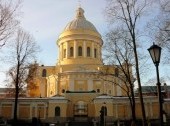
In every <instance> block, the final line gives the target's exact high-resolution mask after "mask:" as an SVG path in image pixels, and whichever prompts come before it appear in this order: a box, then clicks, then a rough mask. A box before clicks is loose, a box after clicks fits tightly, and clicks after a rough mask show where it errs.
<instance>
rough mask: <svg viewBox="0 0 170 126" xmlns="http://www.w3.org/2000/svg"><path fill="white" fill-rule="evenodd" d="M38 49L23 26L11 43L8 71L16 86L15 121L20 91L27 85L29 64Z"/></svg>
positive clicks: (12, 82)
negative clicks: (10, 65)
mask: <svg viewBox="0 0 170 126" xmlns="http://www.w3.org/2000/svg"><path fill="white" fill-rule="evenodd" d="M37 51H38V46H37V45H36V43H35V41H34V39H33V37H32V36H31V35H30V34H29V33H27V32H24V31H23V30H22V29H21V28H20V29H18V31H17V33H16V38H15V40H14V42H13V43H12V44H11V48H10V54H9V58H8V59H9V60H10V62H11V64H12V67H11V68H10V69H9V71H8V75H10V77H11V84H13V85H14V86H15V105H14V122H15V123H16V120H17V103H18V96H19V92H20V91H22V89H23V87H25V86H26V85H25V84H26V83H25V81H26V79H27V75H28V69H29V64H31V63H32V62H33V60H35V54H36V52H37Z"/></svg>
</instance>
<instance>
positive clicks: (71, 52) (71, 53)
mask: <svg viewBox="0 0 170 126" xmlns="http://www.w3.org/2000/svg"><path fill="white" fill-rule="evenodd" d="M73 54H74V50H73V47H70V57H73Z"/></svg>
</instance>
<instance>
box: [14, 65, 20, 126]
mask: <svg viewBox="0 0 170 126" xmlns="http://www.w3.org/2000/svg"><path fill="white" fill-rule="evenodd" d="M19 67H20V66H19V62H18V64H17V74H16V82H15V105H14V126H17V110H18V94H19V87H18V82H19Z"/></svg>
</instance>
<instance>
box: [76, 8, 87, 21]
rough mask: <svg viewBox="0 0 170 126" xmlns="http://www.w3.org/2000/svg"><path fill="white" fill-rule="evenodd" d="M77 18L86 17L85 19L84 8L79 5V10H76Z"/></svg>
mask: <svg viewBox="0 0 170 126" xmlns="http://www.w3.org/2000/svg"><path fill="white" fill-rule="evenodd" d="M76 12H77V13H76V18H84V19H85V17H84V10H83V9H82V8H81V7H79V8H78V9H77V10H76Z"/></svg>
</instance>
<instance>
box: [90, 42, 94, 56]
mask: <svg viewBox="0 0 170 126" xmlns="http://www.w3.org/2000/svg"><path fill="white" fill-rule="evenodd" d="M91 55H92V58H94V42H92V49H91Z"/></svg>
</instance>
